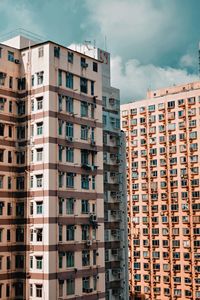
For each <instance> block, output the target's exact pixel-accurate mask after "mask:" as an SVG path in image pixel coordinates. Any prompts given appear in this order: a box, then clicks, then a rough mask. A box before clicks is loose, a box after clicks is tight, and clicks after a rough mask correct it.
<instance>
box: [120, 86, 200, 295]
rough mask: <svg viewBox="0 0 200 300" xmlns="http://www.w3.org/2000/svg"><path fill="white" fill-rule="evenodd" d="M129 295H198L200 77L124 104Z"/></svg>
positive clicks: (122, 122)
mask: <svg viewBox="0 0 200 300" xmlns="http://www.w3.org/2000/svg"><path fill="white" fill-rule="evenodd" d="M121 127H122V129H123V130H124V131H125V133H126V155H127V192H128V239H129V284H130V296H131V299H149V300H155V299H157V300H169V299H171V300H172V299H173V300H174V299H182V300H185V299H193V300H197V299H200V186H199V180H200V175H199V174H200V170H199V163H200V132H199V127H200V82H194V83H191V84H185V85H181V86H174V87H170V88H166V89H160V90H156V91H149V92H148V94H147V98H146V99H144V100H141V101H137V102H132V103H128V104H124V105H121Z"/></svg>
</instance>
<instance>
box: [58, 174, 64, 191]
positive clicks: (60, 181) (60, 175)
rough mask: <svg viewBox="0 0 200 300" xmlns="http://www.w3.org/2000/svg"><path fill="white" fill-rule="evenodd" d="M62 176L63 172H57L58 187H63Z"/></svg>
mask: <svg viewBox="0 0 200 300" xmlns="http://www.w3.org/2000/svg"><path fill="white" fill-rule="evenodd" d="M63 178H64V173H62V172H59V173H58V186H59V188H62V187H63Z"/></svg>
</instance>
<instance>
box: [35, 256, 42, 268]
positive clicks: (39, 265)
mask: <svg viewBox="0 0 200 300" xmlns="http://www.w3.org/2000/svg"><path fill="white" fill-rule="evenodd" d="M35 259H36V269H38V270H42V261H43V257H42V256H36V257H35Z"/></svg>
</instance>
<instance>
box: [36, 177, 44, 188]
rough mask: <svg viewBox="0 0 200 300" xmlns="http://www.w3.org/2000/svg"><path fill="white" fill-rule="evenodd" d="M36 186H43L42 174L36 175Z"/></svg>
mask: <svg viewBox="0 0 200 300" xmlns="http://www.w3.org/2000/svg"><path fill="white" fill-rule="evenodd" d="M36 186H37V187H38V188H40V187H42V186H43V175H42V174H39V175H36Z"/></svg>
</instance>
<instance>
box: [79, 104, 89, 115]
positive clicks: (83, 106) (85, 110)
mask: <svg viewBox="0 0 200 300" xmlns="http://www.w3.org/2000/svg"><path fill="white" fill-rule="evenodd" d="M81 117H88V103H87V102H81Z"/></svg>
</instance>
